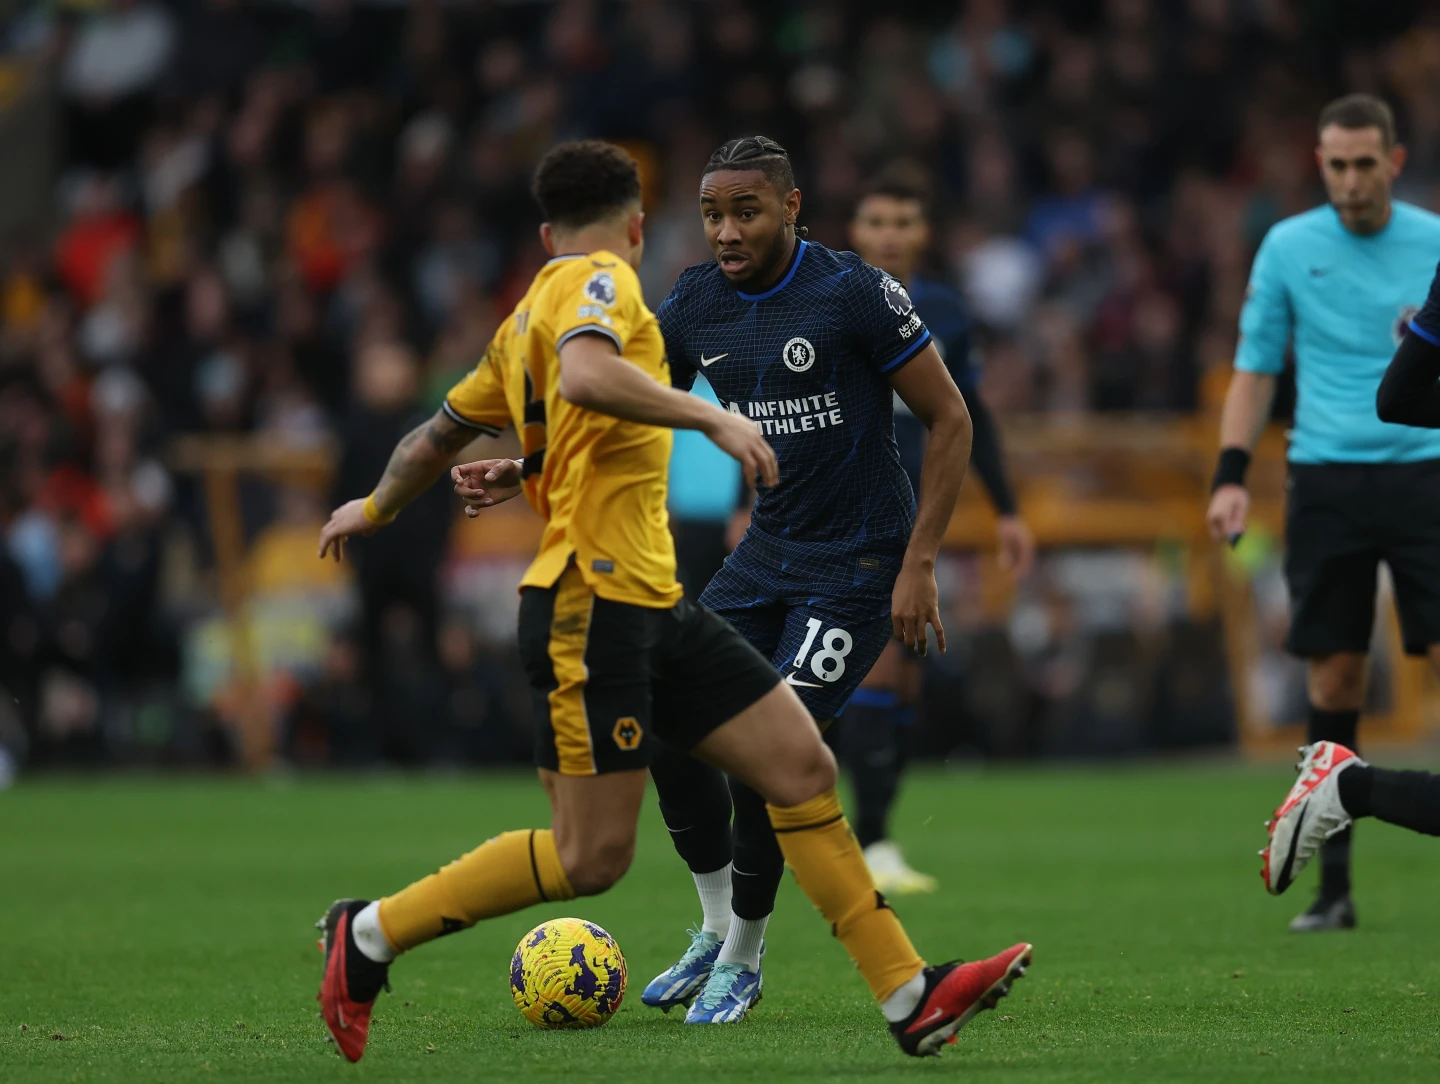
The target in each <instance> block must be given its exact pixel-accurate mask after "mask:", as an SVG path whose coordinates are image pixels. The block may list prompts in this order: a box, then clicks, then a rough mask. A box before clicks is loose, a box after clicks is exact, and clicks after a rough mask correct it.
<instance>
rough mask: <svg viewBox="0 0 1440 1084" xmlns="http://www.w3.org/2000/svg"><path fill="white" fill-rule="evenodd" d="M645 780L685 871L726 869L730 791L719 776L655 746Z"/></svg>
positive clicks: (689, 760) (657, 744) (678, 755)
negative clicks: (648, 779) (650, 785)
mask: <svg viewBox="0 0 1440 1084" xmlns="http://www.w3.org/2000/svg"><path fill="white" fill-rule="evenodd" d="M650 777H651V778H652V779H653V780H654V781H655V789H656V791H657V792H659V795H660V815H661V816H662V817H663V818H664V819H665V827H666V828H668V829H669V830H670V839H671V841H672V842H673V843H674V844H675V851H676V853H677V854H679V855H680V857H681V858H683V859H684V860H685V864H686V865H687V866H689V867H690V872H691V873H714V872H715V871H716V870H718V869H724V868H725V866H727V865H729V864H730V859H731V856H732V846H731V841H730V788H729V787H728V786H726V784H725V773H724V772H722V771H720V770H718V769H716V768H712V767H710V765H708V764H702V763H701V762H700V761H698V760H696V759H695V758H694V757H689V756H686V755H685V754H684V753H679V752H676V751H675V750H673V749H669V748H667V747H666V746H664V745H661V744H660V743H658V742H657V743H656V747H655V756H654V759H653V761H652V763H651V765H650ZM761 808H762V810H763V808H764V806H763V804H762V806H761ZM766 824H767V825H768V824H769V821H768V820H767V821H766Z"/></svg>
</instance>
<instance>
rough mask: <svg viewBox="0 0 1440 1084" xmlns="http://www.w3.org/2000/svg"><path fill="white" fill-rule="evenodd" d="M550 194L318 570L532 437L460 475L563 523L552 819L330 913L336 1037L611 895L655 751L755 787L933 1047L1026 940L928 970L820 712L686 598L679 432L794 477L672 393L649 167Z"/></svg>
mask: <svg viewBox="0 0 1440 1084" xmlns="http://www.w3.org/2000/svg"><path fill="white" fill-rule="evenodd" d="M534 189H535V196H536V198H537V200H538V201H539V203H540V205H541V208H542V210H543V211H544V214H545V219H546V222H545V224H544V226H542V227H541V238H542V240H543V242H544V244H545V248H546V250H547V251H548V252H549V253H550V254H551V255H552V256H553V259H552V260H551V261H550V262H549V263H548V264H546V265H545V267H544V268H543V269H542V270H541V271H540V272H539V273H538V274H537V275H536V277H535V281H534V282H533V283H532V284H531V286H530V289H529V291H527V293H526V294H525V296H524V297H523V298H522V299H521V301H520V303H519V304H518V305H517V306H516V308H515V311H514V312H513V313H512V314H511V315H510V316H509V317H508V318H507V319H506V321H505V323H504V324H503V325H502V326H501V328H500V330H499V331H498V332H497V333H496V335H495V338H494V340H493V341H492V343H491V345H490V347H489V349H488V350H487V351H486V354H485V357H484V359H483V360H482V361H481V362H480V364H479V365H478V366H477V367H476V368H475V370H474V372H472V373H471V374H470V375H469V376H467V377H466V378H465V379H464V380H463V381H461V383H460V384H458V385H457V386H456V387H455V388H454V389H452V391H451V392H450V394H449V396H448V397H447V399H446V402H445V405H444V407H443V408H442V410H441V412H440V413H438V414H437V415H436V417H435V418H434V419H432V420H431V421H430V422H429V423H427V426H426V427H425V428H424V429H423V431H417V432H416V433H412V434H411V435H410V436H408V437H406V438H405V439H404V440H403V441H401V443H400V445H399V446H398V447H397V449H396V452H395V455H394V457H392V459H391V462H390V465H389V466H388V467H387V469H386V471H385V476H384V477H383V478H382V479H381V481H380V483H379V485H378V486H377V487H376V489H375V491H374V492H373V493H372V494H371V495H370V496H369V497H366V498H364V499H363V500H355V501H351V502H350V503H348V504H346V505H343V506H341V507H340V508H338V509H336V511H335V513H334V514H333V515H332V517H331V519H330V522H329V523H327V524H326V526H325V528H324V530H323V531H322V532H321V537H320V554H321V556H322V557H323V556H324V555H325V554H326V553H327V552H330V553H333V554H335V555H337V557H338V555H339V553H340V552H341V549H342V547H343V542H344V539H345V538H347V537H349V536H351V535H354V534H357V533H368V532H369V531H371V530H374V529H376V528H378V527H381V526H383V525H384V524H385V523H387V522H389V521H390V520H391V519H393V518H394V516H395V515H396V514H397V513H398V512H399V510H400V508H401V507H402V506H403V505H404V504H405V503H406V501H408V500H410V499H412V498H413V497H414V496H416V495H417V494H418V493H419V492H420V491H421V490H423V489H424V488H425V486H426V485H428V484H429V483H430V482H432V481H433V480H434V478H435V477H436V476H437V475H438V474H439V473H440V471H441V470H443V469H444V465H445V461H446V459H447V458H448V457H449V456H451V455H453V454H454V453H455V451H456V450H458V448H459V447H462V446H463V443H462V437H468V435H469V434H470V433H473V431H474V430H477V429H478V430H482V431H490V432H495V431H498V430H499V429H501V428H502V427H503V426H505V425H509V424H514V425H515V426H516V428H517V429H519V430H520V432H521V439H522V444H523V448H524V458H523V459H522V460H519V461H515V462H509V461H501V462H500V463H498V464H496V463H493V462H492V463H488V464H484V465H479V466H474V467H473V468H456V473H455V477H456V481H457V483H458V484H459V485H460V486H463V487H464V488H465V489H466V490H468V492H469V493H470V494H471V495H472V498H473V494H474V493H475V491H476V490H485V489H488V492H489V499H490V500H492V501H499V500H504V499H507V498H509V497H512V496H514V495H516V493H517V491H519V490H523V492H524V495H525V497H526V499H527V500H528V501H529V502H530V503H531V504H532V505H533V506H534V507H535V509H536V510H537V511H538V512H539V513H540V514H541V515H542V516H543V517H544V518H545V521H546V527H545V532H544V535H543V537H542V539H541V543H540V550H539V553H538V554H537V556H536V558H535V560H534V562H533V563H532V564H531V566H530V568H529V570H528V571H527V572H526V574H525V577H524V579H523V581H522V585H521V603H520V628H519V641H520V651H521V656H522V658H523V661H524V665H525V668H526V672H527V675H528V677H529V679H530V683H531V685H532V686H533V688H534V689H535V691H536V694H537V696H536V700H537V704H539V705H540V706H541V707H540V719H539V725H538V726H537V741H536V764H537V767H538V769H539V773H540V779H541V782H542V783H543V785H544V787H545V790H546V793H547V794H548V796H549V798H550V803H551V807H552V812H553V819H552V821H551V826H550V828H548V829H531V830H522V831H516V832H507V833H504V834H502V835H499V836H496V837H495V838H494V839H491V840H489V841H487V842H486V843H484V844H482V845H481V846H480V847H478V848H477V849H475V850H473V851H471V852H470V853H469V854H466V855H463V856H461V857H460V858H458V859H456V860H455V861H454V862H452V863H450V864H449V865H447V866H445V867H444V868H443V869H441V870H439V871H438V872H436V873H433V874H431V875H430V876H428V877H425V878H423V879H421V880H419V881H417V882H415V883H414V884H412V885H410V886H408V887H406V888H404V889H401V890H400V891H399V892H396V893H395V894H393V895H390V896H386V897H385V898H383V899H381V900H378V901H375V902H370V901H366V900H353V899H344V900H339V901H337V902H336V903H335V904H334V905H333V906H332V907H331V908H330V910H329V911H328V912H327V914H326V915H325V918H324V919H323V920H322V922H321V927H322V929H323V930H324V945H325V952H326V963H325V974H324V979H323V982H322V985H321V990H320V1002H321V1009H322V1015H323V1016H324V1019H325V1022H326V1024H327V1025H328V1027H329V1028H330V1031H331V1034H332V1035H333V1036H334V1037H335V1041H336V1043H337V1044H338V1046H339V1048H340V1051H341V1053H343V1054H344V1055H345V1056H346V1057H347V1058H349V1059H350V1060H351V1061H357V1060H359V1058H360V1056H361V1055H362V1054H363V1053H364V1050H365V1043H366V1039H367V1036H368V1031H369V1022H370V1013H371V1009H372V1007H373V1005H374V1001H375V998H376V997H377V996H378V994H379V992H380V990H381V988H382V987H383V986H384V985H385V983H386V981H387V977H388V971H389V964H390V962H391V961H392V960H393V959H394V958H395V957H396V956H397V955H398V954H399V953H401V952H405V951H408V950H409V949H412V948H415V947H416V946H418V945H421V944H423V943H425V942H426V941H430V940H433V939H434V938H436V937H439V936H442V935H443V934H447V933H452V932H454V931H457V930H461V929H464V928H466V927H468V926H472V925H474V924H475V923H476V922H478V921H480V920H481V919H485V918H492V917H495V916H498V915H503V914H508V913H510V912H512V911H517V910H520V909H521V908H524V907H528V906H530V905H531V904H535V903H540V902H542V901H547V902H553V901H559V900H568V899H573V898H575V897H576V896H586V895H594V894H597V893H600V892H604V891H605V890H606V889H608V888H609V887H610V886H611V885H613V884H614V883H615V882H616V881H618V880H619V879H620V877H621V876H622V875H623V874H624V872H625V870H626V869H627V868H628V866H629V864H630V860H631V857H632V855H633V854H634V849H635V827H636V821H637V818H638V816H639V810H640V803H641V801H642V799H643V797H644V793H645V783H646V775H647V767H648V765H649V762H650V758H651V756H652V753H653V750H654V748H655V743H656V742H657V741H659V742H664V743H666V744H667V745H670V746H672V747H675V748H679V749H682V750H685V751H688V752H689V753H691V754H692V755H694V756H697V757H700V758H701V759H703V760H706V761H708V762H709V763H711V764H714V765H715V766H717V767H719V768H722V769H724V770H725V771H727V772H729V773H731V774H732V775H734V776H735V777H737V778H739V779H741V780H743V781H744V782H745V783H746V784H747V785H749V786H751V787H752V788H754V789H755V790H756V791H757V792H759V794H760V795H761V796H762V797H763V798H764V799H765V801H766V803H767V806H768V809H769V814H770V819H771V823H772V824H773V825H774V827H775V830H776V833H777V836H778V838H779V840H780V843H781V849H782V851H783V852H784V855H785V859H786V861H787V863H788V864H789V865H790V866H791V868H792V869H793V870H794V871H795V875H796V879H797V881H798V882H799V884H800V886H801V888H802V889H803V890H804V891H805V893H806V895H808V896H809V897H810V899H811V901H812V902H814V904H815V905H816V907H817V908H818V909H819V910H820V911H821V913H822V914H823V915H824V916H825V919H826V921H827V922H829V923H830V924H831V926H832V928H833V929H834V931H835V934H836V936H837V937H838V938H839V940H840V941H841V943H842V944H844V946H845V948H846V950H847V951H848V952H849V953H850V955H851V956H852V957H853V958H854V960H855V962H856V964H857V965H858V967H859V969H860V971H861V973H862V975H863V976H864V978H865V980H866V982H867V983H868V984H869V986H870V989H871V991H872V992H873V993H874V995H875V997H876V998H877V1000H878V1001H880V1003H881V1005H882V1008H883V1009H884V1010H885V1015H886V1018H887V1019H888V1020H890V1021H891V1030H892V1031H893V1032H894V1034H895V1036H896V1038H897V1040H898V1041H899V1043H900V1046H901V1048H902V1049H903V1050H905V1052H907V1053H910V1054H933V1053H937V1052H938V1049H939V1047H940V1046H941V1045H942V1044H943V1043H944V1041H945V1040H946V1039H948V1038H949V1037H951V1036H953V1035H954V1033H955V1032H956V1031H957V1030H958V1029H959V1028H960V1027H961V1026H962V1025H963V1024H965V1023H966V1022H967V1021H968V1020H969V1019H970V1018H971V1017H972V1016H974V1015H975V1013H976V1012H978V1011H979V1010H981V1009H982V1008H988V1007H991V1006H993V1005H994V1004H995V1001H996V1000H997V999H998V998H999V997H1000V996H1003V995H1004V994H1005V993H1006V992H1008V989H1009V986H1010V983H1011V982H1013V981H1014V979H1015V978H1017V977H1018V976H1019V975H1021V974H1023V972H1024V969H1025V966H1026V965H1027V964H1028V962H1029V959H1030V946H1029V945H1028V944H1019V945H1015V946H1013V947H1012V948H1010V949H1008V950H1006V951H1005V952H1003V953H1001V954H999V955H998V956H995V957H992V958H990V959H988V960H982V961H977V962H975V963H970V964H959V963H953V964H944V965H940V966H937V967H927V966H926V965H925V963H924V961H922V960H921V959H920V957H919V956H918V955H917V954H916V952H915V949H914V948H913V947H912V946H911V944H910V941H909V938H908V937H907V936H906V934H905V931H904V929H903V928H902V927H901V925H900V923H899V920H898V919H897V918H896V917H895V914H894V912H893V911H891V910H890V909H889V908H888V907H887V906H885V903H884V900H883V898H882V897H881V896H880V895H879V894H878V893H877V892H876V891H875V887H874V884H873V882H872V881H871V879H870V874H869V872H868V870H867V869H866V866H865V861H864V858H863V856H862V855H861V852H860V848H859V845H858V844H857V843H856V841H855V838H854V836H853V835H852V834H851V832H850V829H849V826H848V825H847V824H846V822H845V819H844V814H843V813H842V812H841V809H840V805H839V801H838V799H837V798H836V795H835V790H834V787H835V762H834V759H833V758H832V757H831V755H830V753H829V751H828V750H827V749H826V747H825V744H824V742H823V741H822V740H821V737H820V732H819V730H818V729H817V728H816V726H815V724H814V722H813V721H812V720H811V718H810V716H809V713H808V712H806V710H805V708H804V707H803V706H802V704H801V703H800V701H799V699H798V698H797V697H796V696H795V694H794V692H793V691H792V690H791V689H790V688H789V687H787V686H786V685H784V684H783V683H781V681H780V679H779V675H778V674H777V673H776V671H775V669H774V667H772V666H771V665H770V663H769V662H768V661H767V660H766V659H765V657H764V656H762V655H761V654H760V653H759V652H757V651H756V650H755V649H754V648H752V647H751V646H750V645H749V644H748V643H747V642H746V641H745V640H744V639H743V638H742V637H741V636H740V635H739V633H737V632H735V630H733V629H732V628H731V627H730V626H729V625H727V624H726V623H725V622H724V621H723V620H722V619H721V618H719V617H717V616H716V615H715V614H713V613H711V612H710V611H708V610H705V609H704V608H702V607H700V606H698V605H696V604H694V603H692V602H690V601H688V600H686V599H684V598H683V597H682V592H681V589H680V586H679V584H678V583H677V582H676V580H675V553H674V545H673V542H672V540H671V537H670V533H669V527H668V522H667V519H666V512H665V496H666V471H667V468H668V462H669V457H670V446H671V439H672V437H671V429H676V428H684V429H697V430H699V431H701V432H703V433H705V434H706V435H707V436H708V437H709V438H710V439H711V440H713V441H714V442H715V443H716V444H717V445H718V446H719V447H720V448H722V449H723V450H724V451H726V452H727V453H729V454H730V455H732V456H734V457H735V458H736V459H737V460H739V461H740V463H741V464H742V466H743V468H744V470H745V471H746V473H747V475H748V476H750V477H751V478H758V479H759V480H761V481H763V482H765V483H766V484H768V485H774V484H776V483H777V482H778V473H777V469H776V462H775V456H774V453H773V451H772V450H771V448H770V446H769V444H768V443H767V442H766V441H765V439H764V437H763V436H762V435H761V434H760V431H759V429H758V428H757V427H756V426H755V425H754V423H752V422H750V421H748V420H747V419H744V418H742V417H740V416H739V415H735V414H731V413H729V412H727V411H724V410H721V409H719V408H717V407H715V406H713V405H711V404H709V403H706V402H704V401H703V400H701V399H698V398H696V397H694V396H690V395H687V394H685V393H683V392H680V391H677V390H675V389H672V388H671V387H669V381H668V379H667V374H666V369H665V357H664V343H663V340H662V338H661V335H660V331H659V328H658V327H657V325H656V322H655V317H654V315H653V314H652V313H651V312H650V311H649V309H647V308H646V307H645V303H644V301H643V300H642V298H641V292H640V284H639V280H638V278H637V276H636V274H635V267H636V266H638V264H639V262H640V256H641V253H642V250H643V246H644V241H643V233H642V226H643V221H644V216H643V214H642V213H641V210H640V181H639V174H638V171H637V170H636V167H635V163H634V162H633V161H632V160H631V159H630V158H629V157H628V156H627V155H626V154H625V153H624V152H623V151H621V150H620V149H619V148H617V147H614V146H611V145H609V144H605V143H597V142H581V143H568V144H562V145H560V146H558V147H556V148H554V149H553V150H552V151H551V152H550V153H549V154H548V155H547V156H546V157H545V159H544V161H542V162H541V164H540V166H539V168H538V170H537V172H536V176H535V185H534ZM482 503H483V500H482Z"/></svg>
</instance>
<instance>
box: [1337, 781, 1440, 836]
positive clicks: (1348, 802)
mask: <svg viewBox="0 0 1440 1084" xmlns="http://www.w3.org/2000/svg"><path fill="white" fill-rule="evenodd" d="M1337 785H1338V786H1339V788H1340V803H1341V804H1342V805H1343V806H1344V807H1345V812H1347V813H1349V814H1350V816H1352V817H1374V818H1376V819H1377V820H1382V821H1385V822H1386V823H1387V824H1396V825H1399V826H1400V827H1401V828H1409V829H1410V830H1411V831H1412V832H1423V833H1425V835H1427V836H1440V775H1436V774H1435V773H1434V772H1404V771H1396V770H1394V769H1391V768H1376V767H1373V766H1372V765H1369V764H1356V765H1355V766H1354V767H1352V768H1346V769H1345V770H1344V771H1343V772H1341V773H1340V779H1339V782H1338V784H1337Z"/></svg>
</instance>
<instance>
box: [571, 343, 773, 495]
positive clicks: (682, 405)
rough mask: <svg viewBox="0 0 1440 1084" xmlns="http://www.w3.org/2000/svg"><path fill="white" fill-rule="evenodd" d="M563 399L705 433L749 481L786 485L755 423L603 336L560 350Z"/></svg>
mask: <svg viewBox="0 0 1440 1084" xmlns="http://www.w3.org/2000/svg"><path fill="white" fill-rule="evenodd" d="M560 397H561V398H562V399H564V400H565V401H566V402H569V403H573V404H575V405H576V406H578V407H583V408H584V409H586V410H593V411H595V412H596V413H597V414H608V415H610V416H611V417H612V418H620V419H623V420H624V421H628V422H639V423H641V424H642V425H663V426H665V427H666V428H668V429H696V430H699V431H700V432H702V433H704V434H705V435H706V436H707V437H709V438H710V439H711V440H713V441H714V442H715V445H716V447H718V448H719V449H720V450H721V451H723V452H725V453H726V454H728V455H730V456H733V457H734V458H735V459H737V460H739V462H740V465H741V467H743V468H744V470H745V477H746V478H748V479H751V480H752V481H753V480H755V479H759V480H760V481H761V482H763V483H764V484H765V485H767V486H773V485H778V484H779V482H780V468H779V467H778V466H777V464H776V462H775V449H773V448H771V447H770V442H769V441H767V440H766V439H765V437H764V436H763V435H761V433H760V429H759V427H758V426H757V425H755V423H754V422H752V421H750V420H748V419H747V418H744V417H741V416H740V415H739V414H731V413H730V412H729V411H728V410H722V409H721V408H720V407H717V406H715V405H714V404H712V403H707V402H705V400H703V399H701V398H699V397H698V396H695V395H690V394H688V393H686V392H683V391H679V390H677V389H675V388H667V387H666V386H664V385H663V384H660V383H657V382H656V381H654V380H652V379H651V378H650V377H649V376H648V375H646V374H645V372H643V371H642V370H641V369H640V368H639V367H638V366H636V365H633V364H631V363H630V362H628V361H626V360H625V358H624V357H623V356H622V355H621V354H620V352H619V351H618V350H616V349H615V344H614V343H613V342H611V341H610V339H608V338H606V337H605V336H603V335H576V336H575V337H574V338H572V339H570V340H568V341H567V342H566V343H565V345H564V346H562V347H561V348H560Z"/></svg>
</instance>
